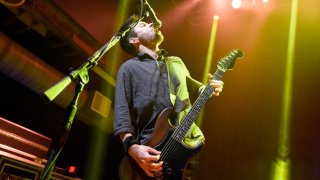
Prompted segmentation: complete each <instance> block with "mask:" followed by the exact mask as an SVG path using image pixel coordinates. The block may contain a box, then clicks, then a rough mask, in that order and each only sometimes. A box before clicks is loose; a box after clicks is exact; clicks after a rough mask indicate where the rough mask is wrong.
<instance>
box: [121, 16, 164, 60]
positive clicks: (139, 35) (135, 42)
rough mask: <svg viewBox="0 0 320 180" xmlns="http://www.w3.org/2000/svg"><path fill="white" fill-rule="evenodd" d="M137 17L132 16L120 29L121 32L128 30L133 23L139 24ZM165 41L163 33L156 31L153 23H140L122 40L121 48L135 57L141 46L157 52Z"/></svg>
mask: <svg viewBox="0 0 320 180" xmlns="http://www.w3.org/2000/svg"><path fill="white" fill-rule="evenodd" d="M138 20H139V18H138V17H137V16H135V15H134V16H131V17H130V18H129V19H128V20H127V21H126V23H125V24H124V25H123V26H122V27H121V28H120V31H124V30H126V29H127V28H128V27H129V26H130V25H131V24H132V23H133V22H138ZM162 41H163V35H162V34H161V31H159V30H157V29H155V28H154V27H153V24H152V23H146V22H143V21H139V22H138V23H137V25H136V26H135V27H134V28H133V29H132V30H131V31H130V32H128V33H127V34H126V35H125V36H124V37H123V38H122V39H121V40H120V46H121V48H122V49H123V50H124V51H126V52H127V53H129V54H132V55H135V54H137V53H138V52H139V46H140V45H143V46H145V47H147V48H149V49H152V50H157V49H158V46H159V45H160V44H161V42H162Z"/></svg>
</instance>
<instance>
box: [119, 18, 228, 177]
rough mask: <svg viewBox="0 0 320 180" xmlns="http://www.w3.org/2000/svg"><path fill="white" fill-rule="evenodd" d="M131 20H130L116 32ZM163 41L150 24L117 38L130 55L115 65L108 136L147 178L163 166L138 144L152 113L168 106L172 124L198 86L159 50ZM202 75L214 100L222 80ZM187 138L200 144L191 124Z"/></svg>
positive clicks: (175, 60)
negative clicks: (111, 126) (111, 128)
mask: <svg viewBox="0 0 320 180" xmlns="http://www.w3.org/2000/svg"><path fill="white" fill-rule="evenodd" d="M137 19H138V18H137V17H136V16H132V17H131V18H130V19H129V20H128V21H127V22H126V23H125V24H124V25H123V26H122V28H121V30H125V29H127V27H128V26H129V25H130V24H131V23H132V22H134V21H136V22H137ZM163 39H164V38H163V35H162V34H161V31H160V30H159V29H155V28H154V27H153V24H152V23H146V22H141V21H140V22H138V23H137V25H136V26H135V27H134V28H133V29H132V30H131V31H130V32H129V33H127V34H126V36H125V37H123V38H122V39H121V41H120V45H121V47H122V49H123V50H124V51H126V52H128V53H129V54H132V55H134V56H135V57H134V58H132V59H130V60H128V61H126V62H124V63H123V64H122V65H121V66H120V68H119V71H118V76H117V85H116V92H115V107H114V110H115V115H114V118H115V119H114V134H115V136H119V137H120V139H121V141H122V142H123V146H124V150H125V152H126V153H127V155H128V156H130V158H131V159H133V160H134V161H135V162H136V163H137V164H138V165H139V166H140V168H141V169H142V170H143V171H144V173H145V174H146V175H148V176H150V177H153V176H154V174H155V172H161V170H162V168H163V162H162V161H160V162H158V160H159V158H160V156H161V152H160V151H158V150H156V149H154V148H152V147H149V146H146V145H144V144H145V143H146V142H147V141H148V140H149V139H150V137H151V135H152V133H153V131H154V126H155V123H156V120H157V117H158V115H159V114H160V113H161V112H162V111H163V110H164V109H165V108H168V107H172V108H174V111H175V113H174V114H175V115H174V117H175V118H174V121H175V122H174V125H177V124H178V122H179V121H180V120H181V119H182V118H183V117H184V115H185V114H186V113H187V112H188V110H189V109H190V107H191V101H190V98H194V99H195V98H196V97H197V96H198V95H199V94H200V93H201V90H202V88H203V87H204V85H203V84H202V83H200V82H198V81H196V80H194V79H193V78H191V77H190V75H189V72H188V70H187V68H186V67H185V65H184V63H183V62H182V60H181V59H180V58H178V57H174V56H169V57H168V56H166V52H165V51H164V50H161V49H159V45H160V44H161V43H162V41H163ZM208 76H209V82H210V85H211V86H212V87H213V88H214V92H213V95H214V96H218V95H219V93H220V92H221V91H222V88H223V82H222V81H216V80H213V79H212V78H213V77H212V75H211V74H209V75H208ZM193 139H196V142H199V141H203V140H204V137H203V134H202V133H201V131H200V130H199V129H198V127H197V126H196V125H195V124H193V125H192V127H191V128H190V130H189V132H188V135H187V137H186V138H185V140H184V142H185V143H186V144H188V143H189V144H190V145H192V140H193ZM120 171H124V169H122V170H120ZM130 173H131V172H130ZM130 173H129V172H127V173H126V174H130Z"/></svg>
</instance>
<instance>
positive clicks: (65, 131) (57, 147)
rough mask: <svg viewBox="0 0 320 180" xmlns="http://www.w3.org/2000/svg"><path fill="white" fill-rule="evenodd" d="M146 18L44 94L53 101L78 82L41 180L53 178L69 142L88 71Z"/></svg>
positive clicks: (87, 79) (104, 46)
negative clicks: (57, 163)
mask: <svg viewBox="0 0 320 180" xmlns="http://www.w3.org/2000/svg"><path fill="white" fill-rule="evenodd" d="M144 18H145V17H144V16H142V17H141V18H140V19H139V20H138V21H136V22H133V23H132V24H131V25H130V26H129V27H128V28H127V29H126V30H124V31H122V32H118V33H116V34H115V35H114V36H113V37H112V38H111V40H110V41H109V42H107V43H106V44H105V45H103V46H102V47H101V48H100V49H99V50H97V51H96V52H95V53H94V54H93V55H92V56H91V57H89V58H88V59H87V61H85V62H84V63H83V64H82V65H81V66H80V67H79V68H78V69H76V70H75V71H72V72H70V73H69V75H67V76H65V77H64V78H63V79H61V80H60V81H59V82H57V83H56V84H55V85H53V86H52V87H50V88H49V89H47V90H46V91H45V92H44V93H43V94H44V97H45V98H46V99H47V100H49V101H52V100H53V99H54V98H55V97H56V96H58V95H59V94H60V93H61V92H62V91H63V90H64V89H65V88H66V87H67V86H68V85H69V84H70V83H71V82H72V81H73V80H76V87H75V95H74V97H73V99H72V101H71V102H70V104H69V105H68V107H67V109H66V111H65V114H64V121H63V123H62V125H61V129H60V131H58V135H57V137H56V138H55V139H54V140H53V143H52V145H51V147H50V151H49V154H48V161H47V163H46V165H45V167H44V169H43V171H42V172H41V180H47V179H50V178H51V174H52V171H53V170H54V166H55V164H56V160H57V159H58V156H59V154H60V152H61V151H62V148H63V146H64V144H65V142H66V141H67V138H68V136H69V133H70V130H71V126H72V123H73V119H74V117H75V115H76V112H77V104H78V99H79V97H80V94H81V92H82V90H83V89H84V86H85V85H86V84H87V83H88V82H89V75H88V70H89V69H90V68H92V67H94V66H96V65H97V64H98V61H99V60H100V59H101V57H102V56H103V55H104V54H105V53H106V52H107V51H108V50H109V49H110V48H111V47H113V46H114V45H115V44H116V43H117V42H119V41H120V39H121V38H122V37H123V36H125V35H126V34H127V33H128V32H129V31H131V30H132V29H133V28H134V27H135V26H136V25H137V23H138V22H139V21H141V20H143V19H144Z"/></svg>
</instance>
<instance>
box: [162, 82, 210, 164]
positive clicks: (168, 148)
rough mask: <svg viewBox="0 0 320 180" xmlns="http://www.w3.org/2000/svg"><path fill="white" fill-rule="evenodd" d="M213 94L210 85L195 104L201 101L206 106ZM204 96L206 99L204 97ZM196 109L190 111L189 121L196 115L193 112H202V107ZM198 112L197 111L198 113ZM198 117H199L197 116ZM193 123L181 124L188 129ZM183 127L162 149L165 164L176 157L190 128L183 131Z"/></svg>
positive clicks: (185, 122)
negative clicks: (179, 145) (175, 154)
mask: <svg viewBox="0 0 320 180" xmlns="http://www.w3.org/2000/svg"><path fill="white" fill-rule="evenodd" d="M212 92H213V89H212V87H211V86H209V84H208V85H207V86H206V87H205V89H204V91H203V93H202V94H201V95H200V96H199V98H197V99H196V101H195V103H194V104H198V102H199V101H200V102H201V103H202V106H204V103H205V102H206V100H207V99H208V98H209V97H210V95H211V93H212ZM203 96H204V97H203ZM194 107H196V108H195V110H193V109H192V110H191V111H189V113H188V114H187V115H186V119H188V118H189V117H190V116H192V114H194V113H193V112H194V111H195V112H196V113H199V112H200V110H201V106H194ZM196 110H197V111H196ZM196 116H197V115H196ZM192 122H193V121H191V122H190V121H188V120H183V121H182V122H181V123H184V124H186V125H187V127H189V126H191V124H192ZM182 128H183V126H179V127H178V128H177V129H176V130H175V131H174V133H173V134H172V136H171V137H170V139H169V140H168V142H167V143H166V144H165V146H164V147H163V149H162V156H161V157H160V161H161V160H162V161H164V162H165V163H166V162H167V161H168V160H169V159H171V157H172V156H173V155H174V153H175V151H176V150H177V147H178V146H177V144H178V143H181V142H182V140H183V138H184V136H181V134H185V133H187V131H188V129H189V128H185V129H182ZM181 129H182V133H181V134H180V136H179V134H177V132H180V130H181ZM173 137H176V138H177V139H174V138H173Z"/></svg>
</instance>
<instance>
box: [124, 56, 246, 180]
mask: <svg viewBox="0 0 320 180" xmlns="http://www.w3.org/2000/svg"><path fill="white" fill-rule="evenodd" d="M242 56H243V52H242V51H240V50H233V51H231V52H230V53H229V54H228V55H226V56H225V57H223V58H221V59H220V60H219V62H218V65H217V66H218V68H217V70H216V72H215V73H214V75H213V79H215V80H221V79H222V76H223V74H224V72H226V71H227V70H230V69H233V67H234V64H235V61H236V59H237V58H238V57H242ZM213 91H214V89H213V88H212V87H211V86H210V84H209V83H208V84H207V85H206V87H205V88H204V90H203V91H202V92H201V94H200V95H199V96H198V98H197V99H196V101H195V102H194V104H193V105H192V107H191V109H190V111H189V112H188V113H187V114H186V115H185V117H184V118H183V119H182V120H181V122H180V124H179V125H178V126H177V127H176V128H174V127H173V126H172V125H171V123H170V121H171V119H172V118H173V112H174V110H173V109H172V108H166V109H164V110H163V111H162V112H161V113H160V114H159V116H158V118H157V120H156V124H155V128H154V132H153V134H152V135H151V137H150V139H149V140H148V141H147V142H146V143H145V144H144V145H146V146H150V147H153V148H154V149H157V150H158V151H161V156H160V159H159V162H160V161H163V170H162V171H161V172H154V175H155V177H154V178H152V177H149V176H147V175H146V174H145V173H144V171H143V170H142V169H141V168H140V166H139V165H138V164H137V163H136V162H135V161H134V160H133V159H132V158H131V157H130V156H126V157H125V158H124V159H123V160H122V162H121V164H120V176H121V172H125V176H126V177H127V175H129V174H132V177H133V179H143V180H148V179H150V180H151V179H182V177H183V176H184V175H185V164H186V163H187V162H188V160H190V159H191V158H192V157H193V156H194V155H195V154H196V153H197V152H198V151H199V150H200V149H201V146H202V144H203V142H199V143H197V144H196V145H195V146H194V147H190V146H187V145H186V144H185V143H184V142H183V139H184V138H185V136H186V134H187V132H188V130H189V129H190V127H191V125H192V123H193V122H194V121H195V120H196V118H197V116H198V114H199V113H200V111H201V109H202V108H203V107H204V105H205V103H206V102H207V101H208V99H209V98H210V97H211V94H212V92H213ZM122 179H127V178H122Z"/></svg>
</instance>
